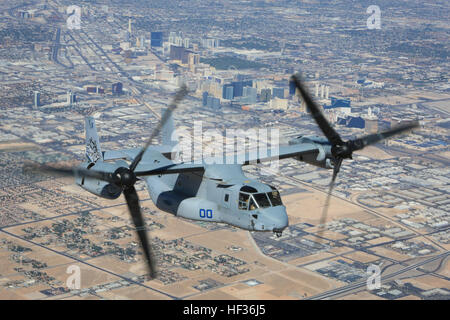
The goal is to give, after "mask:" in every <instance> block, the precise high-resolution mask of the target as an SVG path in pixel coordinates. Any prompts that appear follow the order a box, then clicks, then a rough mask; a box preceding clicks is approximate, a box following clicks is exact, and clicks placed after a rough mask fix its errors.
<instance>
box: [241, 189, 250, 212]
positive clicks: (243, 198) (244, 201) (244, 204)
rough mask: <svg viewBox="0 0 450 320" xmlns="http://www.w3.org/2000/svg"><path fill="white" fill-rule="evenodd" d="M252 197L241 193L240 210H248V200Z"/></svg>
mask: <svg viewBox="0 0 450 320" xmlns="http://www.w3.org/2000/svg"><path fill="white" fill-rule="evenodd" d="M249 198H250V195H249V194H247V193H242V192H240V193H239V209H240V210H248V199H249Z"/></svg>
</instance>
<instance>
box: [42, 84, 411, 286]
mask: <svg viewBox="0 0 450 320" xmlns="http://www.w3.org/2000/svg"><path fill="white" fill-rule="evenodd" d="M291 81H292V82H294V83H295V85H296V87H297V89H298V92H299V93H300V95H301V97H302V98H303V100H304V101H305V103H306V105H307V107H308V109H309V112H310V113H311V115H312V117H313V119H314V120H315V121H316V123H317V125H318V126H319V128H320V129H321V131H322V132H323V134H324V136H325V137H317V136H298V137H296V138H295V139H293V140H291V141H290V142H289V145H284V146H279V147H278V148H277V150H273V149H269V150H267V152H265V155H264V156H261V157H260V156H259V153H256V154H254V153H250V152H249V153H246V154H244V155H243V156H236V155H235V156H234V160H235V161H234V162H233V163H232V164H229V163H230V162H229V161H228V160H227V162H219V163H222V164H215V163H217V162H215V163H214V161H212V162H211V161H208V162H207V161H205V159H204V160H203V161H202V162H200V163H196V162H181V163H176V162H174V161H173V160H172V159H171V157H170V156H169V155H170V154H171V152H172V148H173V141H171V133H172V131H173V122H172V118H171V113H172V112H173V110H174V109H175V108H176V106H177V104H178V103H179V102H180V101H181V99H182V98H183V97H184V96H185V95H186V94H187V89H186V87H185V86H182V87H181V88H180V90H179V91H178V92H177V93H176V95H175V98H174V100H173V102H172V103H171V104H170V105H169V107H168V108H167V109H166V110H165V112H164V114H163V115H162V117H161V121H160V122H159V123H158V125H157V127H156V128H155V129H154V131H153V132H152V134H151V137H150V139H149V140H148V142H147V143H146V144H145V146H144V147H143V148H142V149H140V150H139V149H126V150H114V151H103V152H102V151H101V148H100V142H99V138H98V135H97V131H96V127H95V123H94V118H93V117H89V116H88V117H86V118H85V124H86V157H87V161H85V162H83V163H82V164H81V165H79V166H78V167H75V168H55V167H49V166H45V165H43V166H37V167H36V166H34V167H33V168H34V169H37V170H38V171H39V172H42V171H44V172H50V173H56V174H63V175H71V176H75V179H76V183H77V184H78V185H80V186H81V187H82V188H84V189H86V190H88V191H89V192H92V193H93V194H95V195H97V196H100V197H103V198H107V199H116V198H118V197H119V196H120V195H121V194H122V193H123V194H124V196H125V199H126V202H127V205H128V208H129V211H130V214H131V217H132V220H133V223H134V225H135V227H136V230H137V234H138V237H139V239H140V242H141V244H142V248H143V251H144V254H145V257H146V259H147V262H148V267H149V275H150V277H152V278H154V277H156V269H155V266H154V258H153V253H152V251H151V248H150V244H149V241H148V238H147V231H146V229H145V222H144V219H143V216H142V213H141V209H140V205H139V198H138V195H137V192H136V189H135V187H134V184H135V183H136V181H137V180H144V181H145V183H146V184H147V187H148V190H149V194H150V196H151V199H152V200H153V202H154V204H155V205H156V207H158V208H159V209H160V210H162V211H165V212H168V213H171V214H174V215H175V216H177V217H184V218H187V219H191V220H198V221H208V222H220V223H226V224H229V225H232V226H236V227H239V228H242V229H245V230H250V231H270V232H274V233H276V234H277V235H278V236H280V235H281V233H282V232H283V230H284V229H285V228H286V227H287V226H288V216H287V213H286V207H285V206H284V205H283V203H282V201H281V197H280V193H279V192H278V191H277V189H276V188H274V187H273V186H271V185H267V184H264V183H261V182H259V181H256V180H252V179H249V178H248V177H246V176H245V174H244V173H243V171H242V166H245V165H248V164H254V163H261V162H264V161H270V160H273V159H285V158H295V159H297V160H299V161H304V162H307V163H309V164H312V165H315V166H319V167H322V168H326V169H332V170H333V175H332V179H331V183H330V188H329V193H328V198H327V203H328V202H329V197H330V195H331V191H332V188H333V185H334V181H335V179H336V176H337V174H338V172H339V169H340V167H341V164H342V161H343V160H344V159H351V158H352V153H353V152H354V151H357V150H361V149H363V148H364V147H365V146H367V145H371V144H374V143H377V142H379V141H380V140H383V139H386V138H389V137H391V136H393V135H395V134H398V133H401V132H404V131H407V130H410V129H412V128H415V127H417V126H418V123H417V122H414V123H410V124H407V125H403V126H399V127H397V128H393V129H391V130H389V131H386V132H382V133H378V134H371V135H366V136H364V137H362V138H359V139H354V140H349V141H343V140H342V139H341V137H340V136H339V134H338V133H337V132H336V131H335V130H334V129H333V128H332V127H331V125H330V124H329V123H328V121H327V120H326V118H325V117H324V115H323V114H322V112H321V110H320V108H319V106H318V105H317V104H316V103H315V102H314V101H313V100H312V98H311V96H310V94H309V93H308V91H307V90H306V89H305V87H304V85H303V83H302V82H301V80H300V78H299V77H298V76H292V79H291ZM160 131H162V133H163V134H162V136H163V137H162V140H163V145H161V146H150V144H151V141H152V139H153V138H155V137H157V135H158V134H159V133H160ZM125 160H128V161H130V162H131V163H130V164H128V163H127V162H126V161H125ZM207 163H213V164H207ZM223 163H227V164H223ZM323 215H324V216H325V215H326V210H325V211H324V213H323ZM324 216H323V217H322V221H323V220H324Z"/></svg>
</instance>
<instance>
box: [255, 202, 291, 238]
mask: <svg viewBox="0 0 450 320" xmlns="http://www.w3.org/2000/svg"><path fill="white" fill-rule="evenodd" d="M262 213H263V214H262V218H263V219H262V220H263V221H261V222H262V223H263V224H264V225H265V226H264V230H267V231H274V232H280V233H281V232H282V231H283V230H284V229H286V227H287V226H288V225H289V221H288V216H287V213H286V207H285V206H277V207H272V208H267V209H264V210H263V212H262Z"/></svg>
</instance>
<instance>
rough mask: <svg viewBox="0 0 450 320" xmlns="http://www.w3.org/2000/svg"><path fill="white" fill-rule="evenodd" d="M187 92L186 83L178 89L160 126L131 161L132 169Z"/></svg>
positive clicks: (132, 169)
mask: <svg viewBox="0 0 450 320" xmlns="http://www.w3.org/2000/svg"><path fill="white" fill-rule="evenodd" d="M187 92H188V91H187V87H186V85H184V84H183V85H182V86H181V88H180V89H179V90H178V91H177V93H176V94H175V97H174V99H173V101H172V103H171V104H170V105H169V107H168V108H167V109H166V110H165V111H164V114H163V115H162V117H161V120H160V121H159V123H158V126H157V127H156V128H155V130H153V132H152V134H151V136H150V138H149V139H148V141H147V143H146V144H145V146H144V147H143V148H142V149H141V151H140V152H139V154H138V155H137V156H136V158H134V160H133V162H132V163H131V165H130V170H131V171H134V170H135V169H136V167H137V165H138V164H139V162H140V161H141V160H142V156H143V155H144V153H145V151H146V150H147V148H148V147H149V146H150V144H151V143H152V140H153V139H154V138H155V137H156V136H157V135H158V134H159V132H160V131H161V128H162V127H163V126H164V124H165V123H166V121H167V120H169V117H170V115H171V114H172V112H173V111H174V110H175V109H176V107H177V105H178V103H179V102H180V101H181V100H182V99H183V98H184V97H185V96H186V94H187Z"/></svg>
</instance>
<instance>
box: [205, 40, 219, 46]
mask: <svg viewBox="0 0 450 320" xmlns="http://www.w3.org/2000/svg"><path fill="white" fill-rule="evenodd" d="M201 43H202V47H204V48H218V47H219V39H202V40H201Z"/></svg>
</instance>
